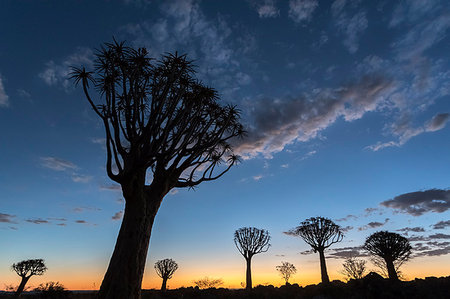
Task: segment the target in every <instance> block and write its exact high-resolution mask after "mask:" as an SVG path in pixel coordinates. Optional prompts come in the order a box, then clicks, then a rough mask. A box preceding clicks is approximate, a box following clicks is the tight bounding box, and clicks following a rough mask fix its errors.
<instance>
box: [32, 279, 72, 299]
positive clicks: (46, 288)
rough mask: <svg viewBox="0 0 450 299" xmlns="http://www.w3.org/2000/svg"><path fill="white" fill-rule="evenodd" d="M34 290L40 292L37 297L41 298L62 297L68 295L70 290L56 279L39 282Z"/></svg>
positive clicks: (58, 298)
mask: <svg viewBox="0 0 450 299" xmlns="http://www.w3.org/2000/svg"><path fill="white" fill-rule="evenodd" d="M34 291H35V292H38V293H39V294H40V296H39V298H43V299H44V298H45V299H63V298H69V296H70V292H69V291H68V290H66V288H65V287H64V286H63V285H62V284H60V283H59V282H58V281H57V282H54V281H50V282H46V283H41V284H40V285H39V286H38V287H37V288H35V289H34Z"/></svg>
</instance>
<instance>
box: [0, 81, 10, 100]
mask: <svg viewBox="0 0 450 299" xmlns="http://www.w3.org/2000/svg"><path fill="white" fill-rule="evenodd" d="M8 106H9V96H8V95H7V94H6V91H5V86H4V85H3V78H2V76H1V75H0V108H1V107H8Z"/></svg>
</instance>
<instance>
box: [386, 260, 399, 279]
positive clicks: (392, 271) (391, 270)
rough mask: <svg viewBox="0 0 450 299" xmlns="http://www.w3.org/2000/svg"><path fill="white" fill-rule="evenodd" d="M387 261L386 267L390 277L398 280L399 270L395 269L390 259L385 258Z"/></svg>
mask: <svg viewBox="0 0 450 299" xmlns="http://www.w3.org/2000/svg"><path fill="white" fill-rule="evenodd" d="M385 262H386V268H387V271H388V275H389V279H392V280H398V275H397V271H395V266H394V263H393V262H392V261H391V260H389V259H385Z"/></svg>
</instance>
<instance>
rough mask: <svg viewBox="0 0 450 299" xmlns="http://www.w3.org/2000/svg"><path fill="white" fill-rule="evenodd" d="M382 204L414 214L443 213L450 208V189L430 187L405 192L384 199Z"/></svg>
mask: <svg viewBox="0 0 450 299" xmlns="http://www.w3.org/2000/svg"><path fill="white" fill-rule="evenodd" d="M381 205H382V206H385V207H388V208H391V209H394V210H398V211H400V212H402V213H407V214H410V215H413V216H420V215H422V214H424V213H427V212H435V213H442V212H445V211H447V210H448V209H449V208H450V190H442V189H430V190H425V191H416V192H411V193H405V194H401V195H398V196H396V197H394V198H393V199H390V200H386V201H383V202H382V203H381Z"/></svg>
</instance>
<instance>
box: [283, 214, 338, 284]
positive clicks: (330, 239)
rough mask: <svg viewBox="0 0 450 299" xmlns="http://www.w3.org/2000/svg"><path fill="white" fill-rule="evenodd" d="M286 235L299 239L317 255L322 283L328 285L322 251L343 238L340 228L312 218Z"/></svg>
mask: <svg viewBox="0 0 450 299" xmlns="http://www.w3.org/2000/svg"><path fill="white" fill-rule="evenodd" d="M286 234H288V235H292V236H297V237H301V238H302V239H303V240H304V241H305V242H306V243H307V244H308V245H309V246H311V248H312V250H313V251H314V252H318V253H319V259H320V273H321V276H322V283H329V282H330V279H329V278H328V272H327V264H326V262H325V253H324V251H325V249H327V248H328V247H330V246H331V245H333V244H335V243H338V242H340V241H342V239H343V238H344V234H343V233H342V231H341V228H340V226H339V225H337V224H335V223H334V222H333V221H332V220H330V219H328V218H325V217H312V218H309V219H306V220H305V221H303V222H302V223H300V225H299V226H297V227H296V228H293V229H291V230H290V231H288V232H287V233H286Z"/></svg>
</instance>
